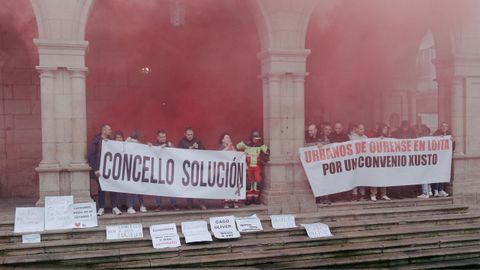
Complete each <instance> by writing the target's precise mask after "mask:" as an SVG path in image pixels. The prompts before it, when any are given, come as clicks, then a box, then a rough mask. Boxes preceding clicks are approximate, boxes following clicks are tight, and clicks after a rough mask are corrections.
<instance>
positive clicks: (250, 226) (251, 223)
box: [235, 215, 263, 233]
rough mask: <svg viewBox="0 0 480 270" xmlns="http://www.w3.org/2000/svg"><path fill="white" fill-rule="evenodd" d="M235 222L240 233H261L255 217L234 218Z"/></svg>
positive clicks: (258, 220)
mask: <svg viewBox="0 0 480 270" xmlns="http://www.w3.org/2000/svg"><path fill="white" fill-rule="evenodd" d="M235 222H236V223H237V228H238V231H239V232H241V233H243V232H259V231H263V227H262V223H261V222H260V219H259V218H258V217H257V215H251V216H248V217H237V218H235Z"/></svg>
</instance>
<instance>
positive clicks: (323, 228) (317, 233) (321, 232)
mask: <svg viewBox="0 0 480 270" xmlns="http://www.w3.org/2000/svg"><path fill="white" fill-rule="evenodd" d="M301 225H302V226H303V227H304V228H305V230H306V231H307V235H308V237H310V238H320V237H328V236H333V234H332V233H331V232H330V228H329V227H328V225H327V224H324V223H313V224H301Z"/></svg>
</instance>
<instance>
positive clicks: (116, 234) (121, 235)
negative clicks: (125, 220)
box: [106, 223, 143, 240]
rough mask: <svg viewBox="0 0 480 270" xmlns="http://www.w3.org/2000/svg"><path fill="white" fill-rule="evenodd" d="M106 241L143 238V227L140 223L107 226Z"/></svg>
mask: <svg viewBox="0 0 480 270" xmlns="http://www.w3.org/2000/svg"><path fill="white" fill-rule="evenodd" d="M106 231H107V240H118V239H131V238H143V226H142V224H140V223H135V224H121V225H109V226H107V229H106Z"/></svg>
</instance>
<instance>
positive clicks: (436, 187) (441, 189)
mask: <svg viewBox="0 0 480 270" xmlns="http://www.w3.org/2000/svg"><path fill="white" fill-rule="evenodd" d="M451 135H452V132H451V131H450V128H449V127H448V124H447V123H445V122H443V123H442V124H441V125H440V127H439V129H438V130H437V131H435V132H434V133H433V136H451ZM454 150H455V140H454V139H453V137H452V152H453V151H454ZM452 180H453V158H452V169H451V173H450V181H452ZM432 186H433V196H434V197H448V193H447V192H445V183H435V184H433V185H432Z"/></svg>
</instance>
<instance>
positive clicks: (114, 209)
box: [112, 207, 122, 216]
mask: <svg viewBox="0 0 480 270" xmlns="http://www.w3.org/2000/svg"><path fill="white" fill-rule="evenodd" d="M112 214H114V215H117V216H118V215H121V214H122V211H120V209H118V207H114V208H112Z"/></svg>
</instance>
